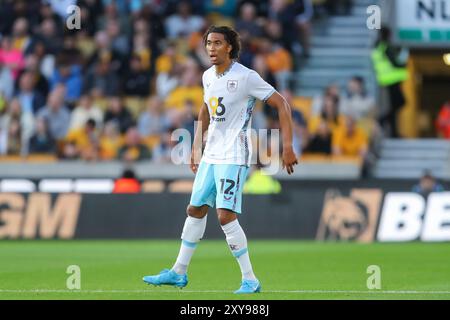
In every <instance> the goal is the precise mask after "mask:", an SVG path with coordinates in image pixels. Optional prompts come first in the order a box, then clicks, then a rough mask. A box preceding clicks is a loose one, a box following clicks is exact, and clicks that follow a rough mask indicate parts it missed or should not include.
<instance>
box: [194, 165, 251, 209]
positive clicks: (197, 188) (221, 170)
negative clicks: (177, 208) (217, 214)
mask: <svg viewBox="0 0 450 320" xmlns="http://www.w3.org/2000/svg"><path fill="white" fill-rule="evenodd" d="M247 173H248V167H247V166H245V165H235V164H211V163H206V162H203V161H201V162H200V165H199V168H198V171H197V174H196V176H195V180H194V186H193V188H192V195H191V201H190V205H192V206H194V207H201V206H203V205H205V204H206V205H208V206H210V207H211V208H214V204H215V205H216V207H217V209H228V210H231V211H233V212H235V213H241V205H242V190H243V189H244V183H245V180H246V179H247Z"/></svg>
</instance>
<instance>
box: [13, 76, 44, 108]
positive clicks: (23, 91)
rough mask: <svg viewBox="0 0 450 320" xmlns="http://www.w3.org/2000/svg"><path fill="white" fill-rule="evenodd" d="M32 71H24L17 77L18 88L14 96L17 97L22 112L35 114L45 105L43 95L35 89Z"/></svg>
mask: <svg viewBox="0 0 450 320" xmlns="http://www.w3.org/2000/svg"><path fill="white" fill-rule="evenodd" d="M35 83H36V82H35V79H34V77H33V73H31V72H28V71H26V72H24V73H22V75H21V76H20V78H19V89H18V91H17V93H16V98H17V99H19V101H20V104H21V106H22V111H23V112H30V113H32V114H37V113H38V111H39V110H41V109H42V108H43V107H44V105H45V97H44V96H43V95H42V94H41V93H40V92H39V91H37V90H36V89H35V86H36V85H35Z"/></svg>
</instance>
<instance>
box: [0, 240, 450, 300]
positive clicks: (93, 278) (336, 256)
mask: <svg viewBox="0 0 450 320" xmlns="http://www.w3.org/2000/svg"><path fill="white" fill-rule="evenodd" d="M178 249H179V241H176V240H173V241H167V240H164V241H163V240H160V241H158V240H145V241H144V240H139V241H133V240H123V241H112V240H111V241H87V240H86V241H0V299H170V300H176V299H187V300H191V299H200V300H203V299H205V300H215V299H221V300H232V299H258V300H264V299H271V300H273V299H275V300H276V299H283V300H285V299H292V300H298V299H450V244H448V243H418V242H413V243H403V244H392V243H389V244H381V243H376V244H356V243H317V242H305V241H262V240H250V243H249V251H250V255H251V259H252V263H253V266H254V270H255V272H256V274H257V276H258V277H259V279H260V281H261V283H262V289H263V292H262V293H259V294H255V295H244V296H243V295H239V296H237V295H234V294H233V293H232V292H233V291H234V290H236V289H237V288H238V287H239V284H240V271H239V267H238V264H237V262H236V261H235V259H234V258H233V256H232V255H231V253H230V252H229V250H228V247H227V245H226V242H225V240H223V241H218V240H208V239H206V240H203V241H202V242H201V243H200V244H199V246H198V248H197V251H196V253H195V255H194V257H193V260H192V263H191V266H190V268H189V272H188V275H189V284H188V286H187V287H186V288H184V289H183V290H180V289H177V288H174V287H168V286H162V287H153V286H148V285H146V284H144V283H143V281H142V276H144V275H148V274H154V273H158V272H159V271H160V270H161V269H163V268H165V267H171V266H172V264H173V262H174V260H175V258H176V256H177V254H178ZM69 265H78V266H79V267H80V269H81V290H68V289H67V287H66V280H67V278H68V277H69V276H70V275H69V274H67V273H66V270H67V267H68V266H69ZM370 265H377V266H379V267H380V269H381V285H382V288H381V290H369V289H368V288H367V284H366V283H367V279H368V277H369V276H370V274H368V273H367V267H368V266H370Z"/></svg>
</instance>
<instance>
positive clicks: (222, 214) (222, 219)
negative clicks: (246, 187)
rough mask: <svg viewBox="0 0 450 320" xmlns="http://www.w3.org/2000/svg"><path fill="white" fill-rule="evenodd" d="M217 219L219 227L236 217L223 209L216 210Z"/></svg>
mask: <svg viewBox="0 0 450 320" xmlns="http://www.w3.org/2000/svg"><path fill="white" fill-rule="evenodd" d="M217 217H218V219H219V223H220V225H222V226H224V225H226V224H228V223H230V222H232V221H234V220H236V219H237V216H236V214H235V213H234V212H232V211H229V210H224V209H218V210H217Z"/></svg>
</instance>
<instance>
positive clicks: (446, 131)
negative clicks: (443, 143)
mask: <svg viewBox="0 0 450 320" xmlns="http://www.w3.org/2000/svg"><path fill="white" fill-rule="evenodd" d="M436 131H437V133H438V136H439V137H442V138H444V139H450V100H449V101H447V102H446V103H444V104H443V105H442V108H441V110H440V111H439V114H438V117H437V119H436Z"/></svg>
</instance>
